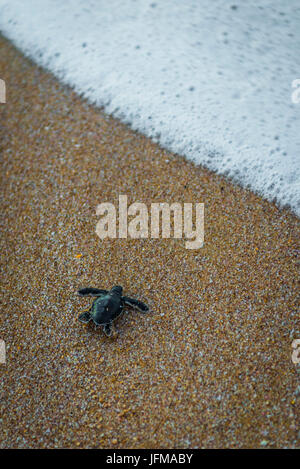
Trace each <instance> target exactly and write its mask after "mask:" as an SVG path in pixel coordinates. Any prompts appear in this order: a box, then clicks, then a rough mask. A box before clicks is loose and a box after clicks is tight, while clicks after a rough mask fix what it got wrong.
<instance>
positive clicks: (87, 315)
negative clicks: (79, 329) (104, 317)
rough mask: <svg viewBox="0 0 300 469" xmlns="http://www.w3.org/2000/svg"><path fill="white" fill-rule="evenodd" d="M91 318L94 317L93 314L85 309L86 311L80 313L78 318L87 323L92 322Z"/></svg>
mask: <svg viewBox="0 0 300 469" xmlns="http://www.w3.org/2000/svg"><path fill="white" fill-rule="evenodd" d="M91 319H92V316H91V314H90V312H89V311H85V312H84V313H82V314H80V315H79V316H78V320H79V321H80V322H83V323H85V324H87V323H88V322H90V320H91Z"/></svg>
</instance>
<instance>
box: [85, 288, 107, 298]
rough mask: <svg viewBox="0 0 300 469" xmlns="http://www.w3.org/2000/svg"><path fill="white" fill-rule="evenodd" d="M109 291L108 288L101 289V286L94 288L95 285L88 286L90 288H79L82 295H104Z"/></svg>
mask: <svg viewBox="0 0 300 469" xmlns="http://www.w3.org/2000/svg"><path fill="white" fill-rule="evenodd" d="M107 293H108V290H101V289H100V288H93V287H88V288H81V289H80V290H78V294H79V295H80V296H87V295H91V296H102V295H106V294H107Z"/></svg>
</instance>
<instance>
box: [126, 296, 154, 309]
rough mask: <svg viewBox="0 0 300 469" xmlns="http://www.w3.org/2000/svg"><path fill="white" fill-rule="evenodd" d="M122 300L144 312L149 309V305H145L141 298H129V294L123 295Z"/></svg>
mask: <svg viewBox="0 0 300 469" xmlns="http://www.w3.org/2000/svg"><path fill="white" fill-rule="evenodd" d="M122 301H124V303H125V304H126V305H128V306H131V307H132V308H135V309H138V310H139V311H141V312H142V313H145V312H146V311H149V308H148V306H147V305H145V303H143V302H142V301H139V300H135V299H134V298H129V297H128V296H122Z"/></svg>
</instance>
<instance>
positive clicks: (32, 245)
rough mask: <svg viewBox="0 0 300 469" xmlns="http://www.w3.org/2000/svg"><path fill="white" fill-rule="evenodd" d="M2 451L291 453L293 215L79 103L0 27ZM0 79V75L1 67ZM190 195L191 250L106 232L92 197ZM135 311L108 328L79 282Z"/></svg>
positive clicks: (295, 437)
mask: <svg viewBox="0 0 300 469" xmlns="http://www.w3.org/2000/svg"><path fill="white" fill-rule="evenodd" d="M0 48H1V54H0V69H1V70H3V76H1V78H3V79H4V80H5V82H6V86H7V102H6V104H1V107H0V112H1V153H2V171H1V176H2V185H1V187H2V211H3V217H2V221H1V223H2V232H3V236H2V239H1V248H2V253H3V254H2V261H1V268H2V272H3V281H2V289H3V307H2V315H1V337H0V338H1V339H4V340H5V343H6V347H7V349H6V356H7V363H6V365H0V372H1V380H3V382H4V384H3V389H4V400H3V423H2V439H1V442H0V446H1V447H3V448H5V447H9V448H25V447H28V448H72V447H78V448H96V447H98V448H112V449H114V448H115V449H116V448H131V449H134V448H155V449H158V448H201V447H203V448H225V447H226V448H255V447H258V448H259V447H270V448H281V447H290V448H294V447H296V446H297V445H298V446H299V434H298V428H297V411H296V408H297V405H299V398H300V395H299V392H298V393H297V386H298V385H299V376H297V369H298V370H299V367H297V366H296V365H295V364H293V362H292V359H291V356H292V352H293V349H292V346H291V344H292V341H293V340H294V339H297V338H299V336H297V334H298V333H299V330H298V329H299V322H298V321H299V320H298V319H297V306H298V304H297V299H296V297H297V282H296V279H297V275H298V267H297V255H298V252H299V242H298V236H299V225H300V222H299V219H297V217H296V216H294V215H293V214H292V213H291V212H290V211H289V210H283V209H278V208H277V207H276V206H275V204H273V203H270V202H268V201H266V200H263V199H262V198H260V197H259V196H257V195H255V194H253V193H252V192H250V191H249V190H245V189H242V188H241V187H238V186H236V185H233V184H232V183H231V182H230V181H227V180H226V179H225V178H224V177H221V176H217V175H216V174H213V173H211V172H210V171H208V170H206V169H204V168H202V167H198V166H195V165H194V164H193V163H192V162H190V161H186V160H185V159H184V158H183V157H180V156H178V155H173V154H172V153H170V152H168V151H166V150H164V149H161V148H160V147H158V146H157V145H156V144H155V143H153V142H151V141H150V140H149V139H148V138H146V137H145V136H143V135H139V134H137V133H136V132H134V131H132V130H130V129H129V128H128V127H126V126H125V125H124V124H121V123H120V122H118V121H116V120H115V119H113V118H111V117H109V116H107V115H105V114H104V113H103V112H102V111H101V110H99V109H95V108H94V107H92V106H90V105H89V104H88V103H87V102H86V101H83V100H82V99H81V98H80V97H79V96H77V95H76V94H75V93H74V92H73V91H72V90H70V89H68V88H67V87H64V86H62V85H61V84H60V83H59V82H58V81H57V80H56V79H55V78H54V77H53V76H52V75H51V74H49V73H47V72H44V71H43V70H41V69H40V68H39V67H37V66H36V65H34V64H33V63H32V62H31V61H29V60H28V59H27V58H24V57H23V56H22V54H21V53H20V52H18V51H17V50H16V49H15V48H14V47H13V46H12V45H11V44H10V43H9V42H8V41H7V40H6V39H4V38H2V37H1V36H0ZM1 73H2V72H1ZM120 194H127V195H128V204H129V205H130V204H131V203H132V202H135V201H139V202H143V203H145V204H146V205H147V206H149V204H150V203H152V202H154V203H155V202H161V201H162V200H165V201H167V202H169V201H170V202H172V201H174V202H175V201H176V202H179V203H185V202H191V203H195V202H198V203H201V202H203V203H204V204H205V233H204V236H205V243H204V247H203V248H201V249H199V250H194V251H193V250H186V249H184V246H183V245H182V240H180V239H178V240H176V239H143V240H138V239H105V240H103V241H101V240H100V239H99V237H98V236H97V234H96V233H95V229H96V224H97V221H98V220H99V217H97V215H96V207H97V205H98V204H99V203H101V202H110V203H114V204H116V203H117V200H118V197H119V195H120ZM118 284H121V285H122V286H123V287H124V290H125V291H126V294H128V296H131V297H134V298H138V299H140V300H141V301H144V302H145V303H147V304H149V306H150V309H151V312H150V313H147V314H145V315H142V314H141V313H136V312H134V311H132V310H128V312H127V313H126V314H124V315H122V316H121V317H120V318H119V319H118V321H117V323H116V327H117V330H118V335H117V336H116V337H115V338H114V339H113V340H111V339H107V338H106V337H105V336H104V334H103V332H102V331H100V330H99V331H97V332H95V331H94V330H93V328H91V327H88V326H87V327H86V326H83V325H82V324H80V323H79V321H78V320H77V317H78V314H79V313H80V312H82V311H83V310H84V309H87V308H88V307H89V305H90V303H91V300H90V299H80V298H78V297H77V296H76V291H77V289H78V288H80V287H83V286H94V287H99V288H108V287H112V286H113V285H118Z"/></svg>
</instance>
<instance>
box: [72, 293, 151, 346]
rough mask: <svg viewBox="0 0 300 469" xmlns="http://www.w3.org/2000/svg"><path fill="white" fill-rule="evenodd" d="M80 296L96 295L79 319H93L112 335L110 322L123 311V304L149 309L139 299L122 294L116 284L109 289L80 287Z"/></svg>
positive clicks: (144, 310)
mask: <svg viewBox="0 0 300 469" xmlns="http://www.w3.org/2000/svg"><path fill="white" fill-rule="evenodd" d="M78 293H79V295H81V296H88V295H91V296H96V297H97V298H96V299H95V300H94V302H93V304H92V306H91V308H90V309H89V310H88V311H85V312H84V313H82V314H80V316H79V317H78V319H79V321H81V322H84V323H88V322H89V321H91V320H93V321H94V323H95V324H96V327H97V326H103V329H104V332H105V334H106V335H107V336H108V337H109V336H111V335H112V323H113V321H114V320H115V319H117V317H118V316H120V314H121V313H122V311H123V308H124V306H126V305H127V306H131V307H132V308H136V309H138V310H139V311H142V312H143V313H145V312H146V311H148V310H149V308H148V306H147V305H145V303H142V302H141V301H138V300H135V299H134V298H129V297H128V296H123V295H122V293H123V288H122V287H119V286H116V287H113V288H112V289H111V290H110V291H108V290H100V289H99V288H81V289H80V290H78Z"/></svg>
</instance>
